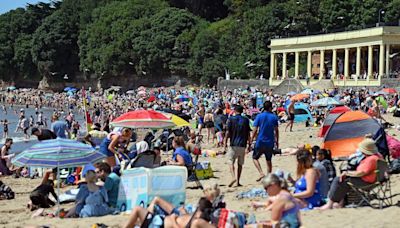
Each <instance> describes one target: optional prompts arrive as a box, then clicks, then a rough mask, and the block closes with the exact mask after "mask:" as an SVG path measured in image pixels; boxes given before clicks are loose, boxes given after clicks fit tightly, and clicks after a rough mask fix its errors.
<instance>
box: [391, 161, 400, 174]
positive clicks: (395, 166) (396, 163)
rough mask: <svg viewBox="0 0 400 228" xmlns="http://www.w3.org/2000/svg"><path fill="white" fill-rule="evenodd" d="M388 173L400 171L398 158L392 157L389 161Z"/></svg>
mask: <svg viewBox="0 0 400 228" xmlns="http://www.w3.org/2000/svg"><path fill="white" fill-rule="evenodd" d="M390 173H391V174H399V173H400V159H399V158H398V159H394V160H393V161H392V162H391V163H390Z"/></svg>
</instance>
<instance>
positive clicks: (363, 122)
mask: <svg viewBox="0 0 400 228" xmlns="http://www.w3.org/2000/svg"><path fill="white" fill-rule="evenodd" d="M381 128H382V127H381V125H380V124H379V123H378V122H377V121H376V120H375V119H373V118H372V117H370V116H369V115H368V114H367V113H365V112H362V111H347V112H344V113H342V114H340V116H338V117H337V118H336V120H335V121H334V122H333V123H332V125H331V127H330V128H329V129H328V131H327V133H326V135H325V138H324V142H323V144H322V148H325V149H328V150H330V151H331V153H332V157H334V158H338V157H348V156H349V155H351V154H353V153H354V152H356V150H357V148H358V144H359V143H360V142H361V141H362V140H363V139H364V137H365V135H367V134H371V135H372V136H374V135H376V134H377V133H378V131H379V130H380V129H381Z"/></svg>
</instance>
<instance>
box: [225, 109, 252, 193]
mask: <svg viewBox="0 0 400 228" xmlns="http://www.w3.org/2000/svg"><path fill="white" fill-rule="evenodd" d="M242 113H243V107H242V106H239V105H238V106H236V107H235V115H233V116H231V117H229V119H228V124H227V125H228V126H227V133H226V137H225V142H224V149H225V151H226V147H227V144H228V139H230V146H229V149H228V153H227V156H228V159H229V168H230V172H231V175H232V181H231V182H230V184H229V187H232V186H233V185H234V184H235V183H236V186H241V184H240V175H241V174H242V167H243V164H244V156H245V153H246V152H248V151H249V149H250V146H251V141H249V139H250V131H251V129H250V121H249V119H248V118H246V117H243V116H242ZM246 145H247V148H246ZM236 159H237V160H238V169H237V176H236V177H235V161H236Z"/></svg>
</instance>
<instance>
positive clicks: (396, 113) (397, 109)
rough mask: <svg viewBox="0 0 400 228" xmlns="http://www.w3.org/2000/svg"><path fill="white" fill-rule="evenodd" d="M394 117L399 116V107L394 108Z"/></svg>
mask: <svg viewBox="0 0 400 228" xmlns="http://www.w3.org/2000/svg"><path fill="white" fill-rule="evenodd" d="M393 116H394V117H400V109H399V108H396V110H395V111H394V112H393Z"/></svg>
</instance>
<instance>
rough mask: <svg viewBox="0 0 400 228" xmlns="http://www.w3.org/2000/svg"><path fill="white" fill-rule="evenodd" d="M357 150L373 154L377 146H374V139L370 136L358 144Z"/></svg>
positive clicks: (376, 150)
mask: <svg viewBox="0 0 400 228" xmlns="http://www.w3.org/2000/svg"><path fill="white" fill-rule="evenodd" d="M358 150H359V151H361V152H362V153H363V154H366V155H373V154H375V153H376V152H378V147H376V144H375V141H374V140H373V139H370V138H366V139H364V140H363V141H361V142H360V144H358Z"/></svg>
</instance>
